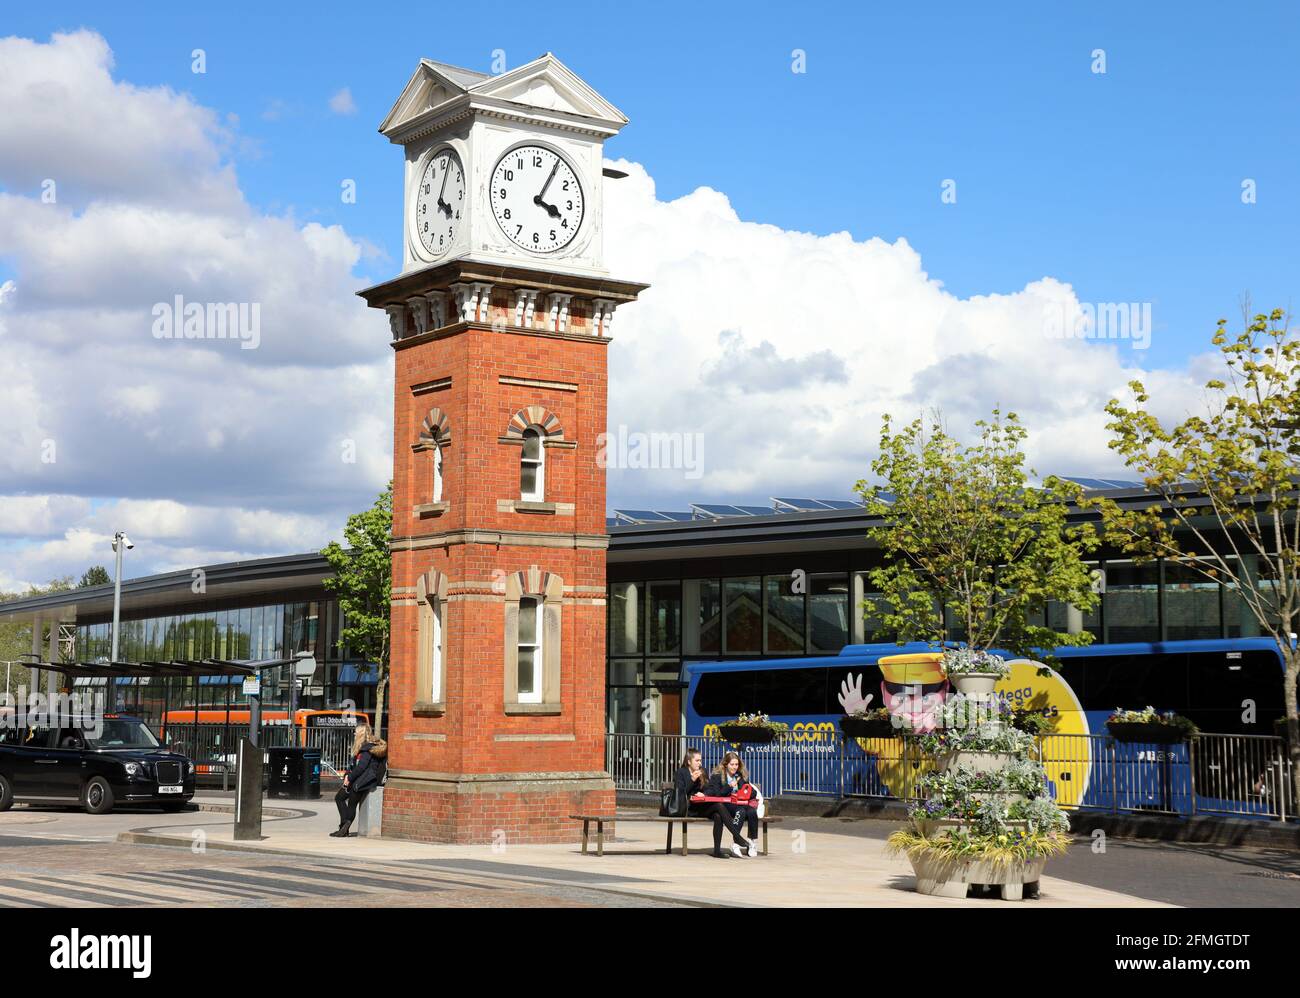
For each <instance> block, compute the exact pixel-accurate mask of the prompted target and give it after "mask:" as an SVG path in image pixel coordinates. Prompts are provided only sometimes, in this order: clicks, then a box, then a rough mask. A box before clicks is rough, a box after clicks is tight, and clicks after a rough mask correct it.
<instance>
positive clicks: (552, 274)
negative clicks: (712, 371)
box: [357, 259, 650, 339]
mask: <svg viewBox="0 0 1300 998" xmlns="http://www.w3.org/2000/svg"><path fill="white" fill-rule="evenodd" d="M473 282H483V283H487V284H491V285H493V286H494V287H502V288H528V289H531V290H536V291H538V292H542V293H547V294H571V295H580V296H582V297H587V298H602V299H606V300H608V301H612V302H615V303H619V304H622V303H625V302H631V301H635V300H636V298H637V295H639V294H640V293H641V292H642V291H644V290H645V289H646V288H648V287H649V286H650V285H648V284H641V283H638V282H636V281H620V280H616V279H614V278H612V277H601V276H596V275H586V274H565V273H559V272H556V271H551V270H538V269H535V268H533V267H525V266H515V265H509V266H507V265H505V264H492V263H477V262H475V261H474V260H471V259H460V260H451V261H449V262H447V263H440V264H435V265H433V266H430V267H424V268H421V269H420V270H414V271H411V272H410V273H409V274H403V275H401V276H400V277H396V278H394V279H393V280H391V281H385V282H384V283H383V284H376V285H374V286H373V287H369V288H364V289H362V290H361V291H358V292H357V294H358V295H359V296H360V297H361V298H363V299H365V302H366V304H367V305H369V306H370V307H371V308H385V307H387V306H389V305H403V306H405V305H406V303H407V302H408V301H409V300H410V299H411V298H413V297H415V296H417V295H422V294H427V293H428V292H430V291H446V290H448V289H449V288H450V287H451V286H452V285H453V284H458V283H473ZM586 338H587V339H592V338H593V337H586Z"/></svg>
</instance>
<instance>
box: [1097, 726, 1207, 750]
mask: <svg viewBox="0 0 1300 998" xmlns="http://www.w3.org/2000/svg"><path fill="white" fill-rule="evenodd" d="M1106 730H1107V731H1109V732H1110V733H1111V737H1112V738H1114V739H1115V741H1117V742H1128V743H1137V744H1144V745H1180V744H1182V743H1183V742H1185V741H1187V736H1188V732H1187V731H1185V730H1183V729H1182V728H1178V727H1175V726H1174V725H1172V724H1159V723H1155V722H1147V723H1143V722H1141V721H1127V722H1125V721H1108V722H1106Z"/></svg>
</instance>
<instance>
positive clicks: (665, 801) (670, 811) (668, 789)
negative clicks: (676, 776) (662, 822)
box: [659, 783, 690, 818]
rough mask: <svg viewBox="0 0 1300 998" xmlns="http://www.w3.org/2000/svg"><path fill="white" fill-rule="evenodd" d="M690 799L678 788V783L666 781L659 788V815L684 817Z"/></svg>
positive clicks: (663, 816) (662, 816)
mask: <svg viewBox="0 0 1300 998" xmlns="http://www.w3.org/2000/svg"><path fill="white" fill-rule="evenodd" d="M689 805H690V801H689V800H687V799H685V798H684V797H683V796H682V794H680V793H679V792H678V790H677V784H676V783H665V784H664V785H663V786H662V787H661V788H660V790H659V817H661V818H684V817H685V816H686V809H687V807H688V806H689Z"/></svg>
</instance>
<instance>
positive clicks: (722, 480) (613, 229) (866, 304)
mask: <svg viewBox="0 0 1300 998" xmlns="http://www.w3.org/2000/svg"><path fill="white" fill-rule="evenodd" d="M612 165H614V166H616V167H617V168H618V169H620V170H624V171H626V172H627V173H628V174H629V176H628V177H627V178H626V179H624V180H618V181H611V182H607V183H606V186H605V190H606V239H605V245H606V252H607V254H608V258H609V259H608V263H609V267H610V270H611V272H612V273H613V275H614V276H615V277H621V278H627V279H631V280H640V281H648V282H649V283H650V285H651V286H650V289H649V290H648V291H646V292H645V293H644V294H643V295H642V296H641V299H640V300H639V301H638V302H637V303H635V304H633V305H628V306H625V307H624V308H622V309H621V310H620V312H619V317H618V322H617V324H616V325H615V327H614V343H613V344H612V346H611V352H610V372H611V389H610V404H609V423H610V426H611V428H613V427H617V426H619V425H626V426H627V427H628V429H629V430H630V431H637V430H641V431H644V432H672V431H699V432H702V433H703V434H704V455H705V466H704V475H703V478H702V479H696V478H692V477H691V476H689V475H688V474H687V473H686V471H685V470H680V469H679V470H671V469H670V470H644V471H611V473H610V481H609V485H610V489H609V491H610V499H611V504H621V505H625V506H636V507H640V508H645V507H646V506H647V505H650V506H653V505H655V504H660V505H664V506H671V505H676V506H678V507H680V506H681V505H683V504H684V503H685V502H688V501H690V500H696V501H699V500H701V499H705V498H714V499H723V500H727V499H732V500H737V499H748V500H757V501H762V500H764V499H766V498H767V497H769V496H771V495H774V494H775V495H819V496H826V497H848V496H849V495H850V490H851V488H852V485H853V483H854V482H855V481H857V480H858V479H859V478H863V477H869V463H870V460H871V458H872V457H873V456H874V454H875V451H876V444H877V441H878V437H879V431H880V418H881V415H882V414H883V413H885V412H890V413H892V414H893V415H894V416H895V417H896V418H897V419H911V418H912V417H914V416H917V415H921V414H922V413H924V412H925V411H926V410H929V409H933V408H938V409H941V410H942V411H943V413H944V415H945V418H946V420H947V422H948V423H949V427H950V429H951V430H952V431H954V432H956V433H958V434H963V433H965V432H966V431H967V430H968V429H969V427H970V425H971V424H972V423H973V421H974V420H975V419H978V418H980V417H981V416H987V415H988V413H989V412H990V410H991V409H992V408H993V406H994V405H1000V406H1001V407H1002V408H1003V409H1004V410H1007V409H1014V410H1015V411H1016V412H1017V413H1019V414H1020V416H1021V417H1022V418H1023V420H1024V421H1025V423H1026V424H1027V425H1028V426H1029V428H1030V430H1031V433H1032V435H1031V450H1030V457H1031V460H1032V461H1033V462H1034V463H1035V464H1036V465H1037V470H1038V471H1040V472H1041V473H1044V474H1046V473H1050V472H1055V473H1058V474H1064V473H1076V474H1080V473H1084V474H1098V473H1118V472H1120V471H1121V470H1122V469H1121V467H1120V465H1119V462H1118V461H1117V459H1116V457H1115V455H1114V454H1113V453H1112V452H1110V451H1109V450H1108V448H1107V447H1106V443H1107V437H1106V432H1105V428H1104V423H1105V417H1104V414H1103V412H1102V407H1103V406H1104V405H1105V403H1106V401H1107V399H1109V398H1111V397H1113V396H1115V395H1117V394H1123V392H1124V391H1125V385H1126V383H1127V382H1128V380H1129V379H1130V378H1132V377H1137V376H1146V375H1145V372H1142V371H1140V370H1138V369H1136V368H1134V367H1133V366H1132V364H1131V362H1129V361H1127V360H1126V359H1125V358H1124V357H1122V356H1121V355H1120V353H1119V352H1118V351H1117V350H1116V349H1115V347H1114V345H1113V344H1112V345H1106V344H1099V343H1095V342H1085V341H1081V340H1064V339H1052V338H1050V337H1048V336H1047V335H1045V334H1044V315H1045V314H1048V312H1047V310H1048V309H1049V308H1054V309H1056V310H1057V314H1059V312H1060V309H1061V308H1066V309H1069V310H1072V309H1074V308H1075V307H1077V304H1078V303H1077V299H1076V297H1075V294H1074V291H1073V289H1072V288H1071V287H1070V286H1069V285H1068V284H1064V283H1062V282H1061V281H1059V280H1055V279H1053V278H1050V277H1045V278H1043V279H1041V280H1038V281H1034V282H1032V283H1030V284H1029V285H1027V286H1026V287H1025V288H1023V289H1022V290H1020V291H1017V292H1015V293H1012V294H991V295H981V296H976V297H972V298H966V299H962V298H958V297H956V296H954V295H952V294H951V293H949V292H948V291H946V290H944V288H943V285H942V282H941V281H939V280H937V279H935V278H933V277H931V276H930V275H929V274H927V273H926V271H925V269H924V267H923V265H922V260H921V256H920V254H919V253H918V252H917V251H916V250H915V249H914V248H913V247H912V246H911V245H909V244H908V243H907V241H906V240H903V239H900V240H898V241H897V242H895V243H886V242H884V241H882V240H880V239H867V240H865V241H855V240H854V239H853V238H852V237H851V236H849V235H848V234H847V233H843V232H841V233H834V234H831V235H828V236H816V235H811V234H809V233H803V232H790V231H785V230H782V229H779V228H777V227H775V226H772V225H764V224H760V223H755V222H749V221H744V220H742V219H740V218H739V217H738V216H737V215H736V213H735V211H734V210H733V209H732V207H731V205H730V203H729V201H728V200H727V198H726V197H725V196H724V195H723V194H721V193H719V192H717V191H714V190H710V189H708V188H700V189H699V190H696V191H694V192H693V193H691V194H688V195H686V196H684V197H681V198H679V199H677V200H676V201H672V202H663V201H660V200H658V199H657V198H656V197H655V191H654V182H653V180H652V179H651V178H650V177H649V176H648V175H647V173H646V171H645V170H644V168H642V167H641V166H640V165H638V164H635V163H629V162H626V161H621V160H620V161H618V162H617V163H614V164H612ZM665 370H670V371H671V372H672V376H671V378H664V377H658V376H655V372H662V371H665ZM1155 378H1158V379H1159V381H1160V384H1161V386H1162V390H1163V391H1164V392H1165V393H1166V394H1167V397H1168V398H1169V399H1170V403H1169V406H1170V409H1171V410H1178V409H1181V408H1183V407H1185V405H1186V404H1187V403H1188V401H1189V400H1190V399H1191V398H1192V397H1193V395H1194V389H1193V385H1192V382H1191V381H1189V379H1188V377H1187V375H1186V373H1185V372H1156V373H1155Z"/></svg>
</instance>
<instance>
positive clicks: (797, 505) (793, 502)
mask: <svg viewBox="0 0 1300 998" xmlns="http://www.w3.org/2000/svg"><path fill="white" fill-rule="evenodd" d="M772 502H774V503H776V504H777V505H778V506H789V507H790V508H791V509H805V510H806V509H826V508H827V507H826V505H825V503H823V502H822V501H821V500H820V499H790V498H786V497H776V496H774V497H773V498H772Z"/></svg>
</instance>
